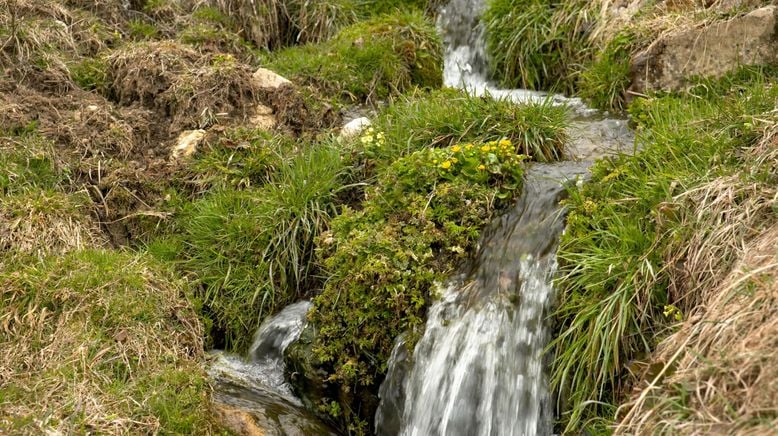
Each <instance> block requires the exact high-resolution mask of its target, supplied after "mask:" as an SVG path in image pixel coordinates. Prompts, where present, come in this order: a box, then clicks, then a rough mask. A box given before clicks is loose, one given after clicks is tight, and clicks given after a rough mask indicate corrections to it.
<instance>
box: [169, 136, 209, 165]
mask: <svg viewBox="0 0 778 436" xmlns="http://www.w3.org/2000/svg"><path fill="white" fill-rule="evenodd" d="M204 138H205V130H186V131H184V132H181V134H180V135H178V140H176V145H175V147H173V154H172V157H173V159H181V158H187V157H189V156H191V155H193V154H195V152H197V147H198V146H199V145H200V144H201V143H202V142H203V139H204Z"/></svg>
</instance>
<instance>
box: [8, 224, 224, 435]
mask: <svg viewBox="0 0 778 436" xmlns="http://www.w3.org/2000/svg"><path fill="white" fill-rule="evenodd" d="M41 237H45V235H41ZM0 265H2V267H3V268H2V271H1V272H0V289H1V290H0V313H2V315H0V325H1V326H2V327H0V345H2V347H3V350H4V352H3V353H2V357H0V380H1V381H2V383H0V432H3V433H8V434H37V433H45V432H58V433H78V432H82V431H84V429H91V431H96V432H100V433H112V434H115V433H167V434H181V433H193V432H206V433H207V432H210V431H213V425H212V424H211V423H210V422H209V418H208V414H207V413H206V411H207V401H208V399H207V392H208V390H207V384H206V381H205V375H204V373H203V371H202V369H201V368H200V366H199V361H200V359H201V358H202V352H203V348H202V330H201V327H200V323H199V321H198V319H197V315H196V313H195V310H194V308H193V307H192V306H191V305H190V304H188V303H187V293H188V292H189V287H188V285H187V284H186V283H185V282H182V281H181V280H179V279H176V278H175V277H173V276H172V275H171V274H170V273H169V271H167V269H166V268H164V267H161V266H159V265H157V264H155V263H154V262H151V261H150V260H149V259H147V258H145V257H144V256H136V255H131V254H123V253H118V252H111V251H97V250H90V249H86V250H77V251H74V252H71V253H69V254H65V255H52V256H47V257H44V258H42V259H40V260H38V259H34V258H29V257H24V256H20V257H13V258H8V257H6V256H5V255H4V256H3V257H2V258H0Z"/></svg>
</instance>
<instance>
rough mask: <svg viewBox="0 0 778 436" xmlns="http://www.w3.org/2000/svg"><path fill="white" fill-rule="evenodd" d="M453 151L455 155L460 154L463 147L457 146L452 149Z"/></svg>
mask: <svg viewBox="0 0 778 436" xmlns="http://www.w3.org/2000/svg"><path fill="white" fill-rule="evenodd" d="M451 151H453V152H454V153H459V152H460V151H462V147H460V146H458V145H455V146H453V147H451Z"/></svg>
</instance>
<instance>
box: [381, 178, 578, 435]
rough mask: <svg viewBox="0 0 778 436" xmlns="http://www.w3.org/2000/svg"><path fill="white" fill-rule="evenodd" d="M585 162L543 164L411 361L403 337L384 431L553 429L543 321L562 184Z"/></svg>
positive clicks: (443, 304) (387, 394) (386, 396)
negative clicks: (545, 374) (544, 350)
mask: <svg viewBox="0 0 778 436" xmlns="http://www.w3.org/2000/svg"><path fill="white" fill-rule="evenodd" d="M586 168H587V165H586V164H574V163H563V164H554V165H536V166H535V167H533V169H532V170H530V171H529V174H528V176H527V179H528V180H527V182H526V184H525V189H524V193H523V196H522V198H521V200H520V201H519V202H518V203H517V205H516V207H515V208H514V209H513V210H511V211H510V212H509V213H507V214H505V215H504V216H502V217H501V218H499V219H497V220H496V221H495V222H494V223H493V224H492V226H491V227H490V228H489V229H487V231H486V232H485V233H484V236H483V238H482V241H481V245H480V248H479V251H478V254H477V255H476V256H475V258H474V259H473V261H472V263H471V265H469V267H468V268H467V269H466V270H465V273H464V274H462V276H461V277H459V278H457V279H454V280H452V281H451V283H450V284H449V285H448V286H447V287H446V289H444V290H443V296H442V298H441V299H440V300H439V301H437V302H436V303H435V304H434V305H433V306H432V308H431V309H430V312H429V316H428V320H427V326H426V330H425V332H424V336H423V337H422V339H421V340H420V341H419V343H418V344H417V345H416V348H415V350H414V352H413V358H412V360H409V356H408V353H407V347H406V346H405V341H404V339H403V338H402V337H401V338H400V339H399V340H398V342H397V344H396V346H395V350H394V353H393V355H392V359H391V360H390V364H389V373H388V375H387V379H386V381H385V382H384V384H383V385H382V387H381V392H380V395H379V396H380V397H381V406H380V407H379V411H378V413H377V415H376V432H377V433H378V434H381V435H395V434H401V435H409V436H410V435H415V436H433V435H462V436H465V435H468V436H470V435H500V436H508V435H535V434H541V435H542V434H550V433H551V430H552V428H551V422H552V412H551V400H550V398H549V392H548V388H547V385H546V380H545V376H544V370H543V368H544V364H543V349H544V347H545V346H546V345H547V343H548V332H547V329H546V325H545V317H546V316H547V315H548V309H549V307H550V304H551V302H552V299H553V288H552V286H551V278H552V276H553V274H554V272H555V268H556V262H555V257H554V254H555V250H556V245H557V241H558V237H559V235H560V234H561V232H562V229H563V220H562V219H561V210H560V207H559V206H558V203H559V200H560V197H561V195H562V194H563V192H564V187H563V182H564V181H565V180H567V179H569V178H571V177H576V176H579V175H583V174H585V172H586Z"/></svg>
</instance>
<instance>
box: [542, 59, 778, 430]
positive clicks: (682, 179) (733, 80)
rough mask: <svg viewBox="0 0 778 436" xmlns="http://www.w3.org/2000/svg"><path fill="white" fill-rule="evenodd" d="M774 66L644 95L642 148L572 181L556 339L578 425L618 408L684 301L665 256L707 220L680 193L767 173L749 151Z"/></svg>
mask: <svg viewBox="0 0 778 436" xmlns="http://www.w3.org/2000/svg"><path fill="white" fill-rule="evenodd" d="M770 77H771V76H768V75H766V74H764V70H759V69H757V70H753V69H752V70H751V72H750V73H749V72H748V71H744V72H741V73H738V74H736V75H733V76H732V77H730V78H727V79H724V80H721V81H718V82H708V83H704V84H701V85H700V86H699V87H697V88H695V89H693V90H692V91H691V92H692V95H674V94H670V95H657V96H655V97H652V98H649V99H644V100H638V101H636V102H635V103H633V104H632V106H631V107H630V112H631V114H632V115H633V119H634V120H635V122H636V123H637V124H638V138H637V141H638V144H639V145H640V146H641V151H640V152H638V153H637V154H636V155H635V156H632V157H628V156H625V157H620V158H617V159H606V160H603V161H600V162H598V163H597V164H596V165H595V167H594V168H593V170H592V174H593V178H592V180H591V182H589V183H587V184H585V185H584V186H583V187H582V188H581V189H580V190H573V191H572V192H571V197H570V199H569V200H568V207H569V209H570V214H569V217H568V224H567V230H566V232H565V234H564V236H563V237H562V241H561V245H560V249H559V253H558V258H559V261H560V276H561V277H560V279H559V282H558V289H559V295H560V305H559V309H558V310H557V312H556V318H557V319H558V320H559V330H558V335H557V339H556V340H555V341H554V342H553V344H552V346H551V350H552V352H553V354H554V360H553V365H552V367H553V368H552V370H553V375H552V384H553V386H554V388H555V389H556V390H557V391H558V392H559V397H558V398H559V399H560V400H559V408H560V412H561V413H562V415H561V416H562V425H563V426H564V428H565V431H566V432H572V431H579V430H581V429H585V428H596V427H597V426H602V425H607V424H608V423H609V422H610V420H611V419H613V413H614V411H615V408H616V406H617V405H618V402H619V399H620V396H621V395H622V392H621V389H623V388H624V386H625V385H626V383H627V382H628V378H627V376H626V374H625V372H624V367H625V365H627V364H628V363H629V362H631V361H632V360H633V359H636V358H640V357H641V356H644V355H646V354H647V353H649V352H650V351H651V350H652V349H653V347H654V346H655V345H656V343H657V341H658V340H660V339H661V338H662V337H663V336H664V333H663V332H665V329H666V328H667V325H668V324H669V323H670V322H671V321H672V320H670V319H667V318H666V317H665V316H664V315H663V313H662V312H663V310H664V308H665V305H671V304H676V303H677V302H676V301H674V300H673V299H672V295H671V294H669V293H668V283H669V280H670V272H669V270H670V269H671V268H672V267H673V265H668V264H666V263H665V259H667V258H668V257H667V256H668V253H670V254H672V253H680V252H682V250H683V247H684V243H685V242H684V241H687V240H688V239H689V238H690V237H692V235H694V234H695V232H699V231H705V229H695V228H693V227H692V228H688V226H684V225H681V224H680V222H679V218H678V217H679V216H680V215H681V212H682V211H680V210H678V209H677V206H674V203H673V201H672V200H673V198H674V197H675V196H677V195H678V194H680V193H683V192H687V191H689V190H691V189H694V188H695V187H697V186H700V185H701V184H702V183H704V182H706V181H710V180H712V179H714V178H716V177H718V176H721V175H727V174H742V177H749V174H751V177H756V176H754V175H753V174H754V172H753V171H751V170H750V169H749V166H750V165H751V164H752V163H751V162H748V161H745V160H743V159H742V157H741V156H742V155H741V152H742V150H743V149H744V148H746V147H748V146H750V145H752V144H753V143H754V142H755V141H756V139H757V138H758V136H759V132H760V131H761V128H762V127H763V124H764V122H765V121H760V120H769V116H768V115H766V113H767V112H769V111H771V110H773V109H774V107H775V101H776V98H778V87H776V86H775V84H774V83H775V82H774V80H775V79H774V76H772V77H773V78H770ZM766 78H768V79H766ZM765 80H769V81H768V82H765ZM765 117H767V118H765ZM757 174H758V172H757ZM773 180H774V179H773ZM756 181H759V180H758V179H757V180H756ZM762 183H764V181H762ZM733 200H735V201H737V199H733ZM719 261H720V262H722V265H720V267H721V268H726V265H725V264H724V263H725V262H726V260H725V259H719Z"/></svg>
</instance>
